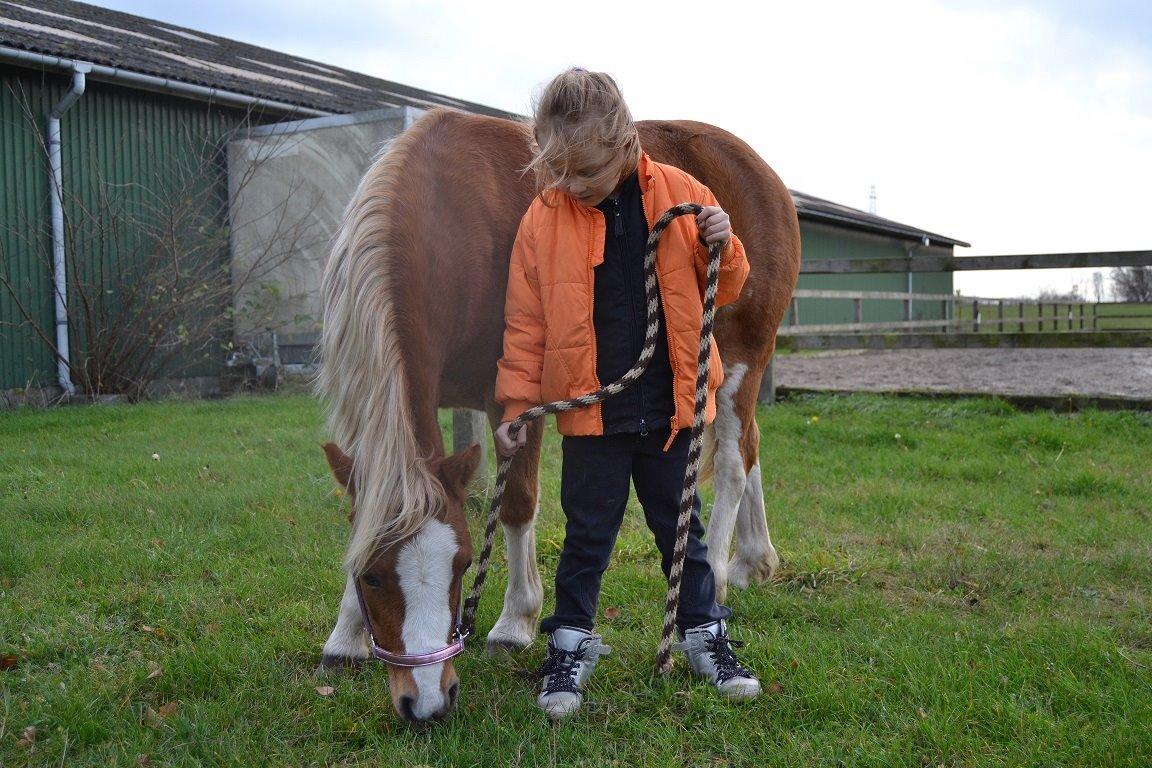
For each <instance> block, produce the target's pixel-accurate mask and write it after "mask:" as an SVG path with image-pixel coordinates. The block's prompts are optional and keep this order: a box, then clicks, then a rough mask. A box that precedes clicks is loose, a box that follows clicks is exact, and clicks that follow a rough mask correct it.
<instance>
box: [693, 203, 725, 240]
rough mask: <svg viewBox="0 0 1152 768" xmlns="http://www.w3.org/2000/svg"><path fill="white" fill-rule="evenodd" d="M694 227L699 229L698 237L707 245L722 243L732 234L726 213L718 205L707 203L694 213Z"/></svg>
mask: <svg viewBox="0 0 1152 768" xmlns="http://www.w3.org/2000/svg"><path fill="white" fill-rule="evenodd" d="M696 228H697V229H699V230H700V239H702V240H703V241H704V242H705V243H707V244H708V245H712V243H723V242H725V241H726V240H727V239H728V238H729V237H731V236H732V224H731V222H730V221H729V220H728V214H726V213H724V209H723V208H721V207H720V206H718V205H709V206H707V207H705V208H704V210H702V211H700V213H698V214H697V215H696Z"/></svg>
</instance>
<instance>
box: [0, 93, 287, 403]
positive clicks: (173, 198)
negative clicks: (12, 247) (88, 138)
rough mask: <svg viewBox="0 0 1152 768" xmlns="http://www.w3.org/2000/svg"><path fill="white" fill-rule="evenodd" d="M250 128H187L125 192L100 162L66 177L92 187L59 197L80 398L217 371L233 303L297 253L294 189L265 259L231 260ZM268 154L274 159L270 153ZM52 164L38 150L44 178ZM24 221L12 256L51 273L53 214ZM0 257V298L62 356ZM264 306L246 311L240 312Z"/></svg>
mask: <svg viewBox="0 0 1152 768" xmlns="http://www.w3.org/2000/svg"><path fill="white" fill-rule="evenodd" d="M25 103H27V102H25ZM25 112H26V114H25V119H27V120H30V121H32V124H33V125H37V124H38V122H39V117H38V116H37V115H34V114H32V110H31V109H30V108H26V110H25ZM249 124H250V121H249V120H244V121H243V122H242V123H241V125H240V127H238V128H236V129H234V130H232V131H230V132H228V133H227V135H224V136H217V137H212V138H205V137H203V136H199V135H196V132H195V131H194V130H193V129H192V128H190V127H189V126H187V125H183V126H181V128H180V133H181V134H182V136H181V138H182V141H181V142H180V143H181V145H182V146H181V151H179V152H173V153H171V155H170V156H167V157H166V158H165V162H164V163H163V164H160V163H156V164H154V165H153V170H152V171H151V172H150V175H149V176H148V177H147V178H136V179H134V180H133V181H131V182H130V183H115V182H114V181H113V180H110V179H108V178H107V177H106V176H105V175H104V174H103V173H102V172H101V170H100V167H99V165H98V164H97V162H96V161H95V160H94V159H93V160H91V161H90V162H89V163H88V167H87V168H85V169H76V168H73V169H71V173H69V174H68V178H71V179H74V180H76V182H75V183H76V185H77V186H79V185H80V183H81V180H83V184H86V185H89V188H88V189H86V190H80V189H70V188H69V185H68V182H67V180H66V182H65V185H64V186H65V188H64V189H63V191H62V194H63V198H64V210H65V213H66V216H65V238H66V243H67V247H66V260H67V269H68V330H69V336H70V344H69V346H70V348H71V349H70V355H69V358H70V362H69V368H70V372H71V376H72V380H73V383H74V384H75V385H76V387H77V388H78V389H79V390H80V391H81V392H82V393H84V394H86V395H100V394H122V395H125V396H127V397H129V398H132V399H137V398H140V397H142V396H143V394H144V391H145V389H146V388H147V386H148V384H149V383H150V382H152V381H154V380H156V379H157V378H161V377H168V376H174V375H178V374H181V373H188V372H190V371H191V370H192V369H194V368H195V367H196V366H204V365H205V363H206V362H208V363H212V364H217V363H219V362H220V361H222V360H223V358H224V356H225V348H227V347H228V346H229V345H230V343H231V340H232V328H233V323H234V321H235V319H236V316H235V315H236V312H237V309H236V307H235V301H234V296H236V295H237V294H239V293H240V292H243V291H246V290H247V289H249V288H251V287H254V286H259V285H261V284H262V283H264V282H265V281H269V280H270V279H271V276H272V274H273V273H274V272H275V270H276V269H277V268H278V267H279V266H280V265H281V264H283V263H284V262H285V261H286V260H287V259H289V258H290V257H291V256H292V255H293V253H294V252H295V251H296V250H297V246H298V243H299V241H300V240H301V238H302V237H304V236H305V235H306V229H307V228H308V227H309V226H310V225H309V224H308V223H307V222H308V221H309V219H308V217H307V216H305V217H303V218H295V217H293V220H291V221H289V220H288V218H287V217H285V215H284V211H285V210H286V207H287V206H286V204H287V200H288V199H289V198H290V197H291V194H292V190H288V191H287V193H286V194H285V195H284V200H283V201H282V202H280V204H279V205H278V206H274V207H273V208H274V209H273V210H272V211H271V213H270V214H269V215H271V216H277V215H280V216H281V217H284V218H282V220H278V221H277V222H276V224H277V226H276V228H275V232H276V235H275V237H273V238H271V239H270V240H268V241H267V242H264V243H263V247H262V248H261V250H260V252H259V253H256V254H248V258H247V259H246V260H245V262H244V264H243V265H242V266H241V267H240V268H239V269H238V268H237V266H236V265H235V264H234V263H233V260H232V259H231V258H230V248H229V242H230V239H231V238H232V237H233V236H234V235H235V232H234V231H232V229H231V226H232V225H231V224H230V217H229V212H230V210H231V205H232V202H233V200H234V199H235V198H236V197H237V196H238V195H239V194H240V193H242V191H243V189H244V187H245V186H246V185H247V184H248V183H250V182H251V180H252V178H253V176H254V174H255V171H256V169H257V168H258V167H259V164H260V163H259V162H254V163H252V164H250V165H249V166H248V168H247V169H246V171H245V176H244V178H240V179H235V178H234V179H232V180H231V184H229V183H228V180H227V146H228V142H229V140H231V139H232V138H234V137H236V136H237V135H239V134H240V133H242V132H243V131H246V130H247V128H248V126H249ZM38 128H39V126H38ZM41 135H42V134H41ZM151 140H152V139H151V137H149V136H148V135H147V134H145V133H144V132H143V131H141V132H135V133H132V132H129V133H128V134H126V135H124V136H122V137H120V146H119V147H118V149H117V148H114V149H113V150H112V151H113V152H117V151H119V152H121V153H123V154H124V155H125V156H128V157H130V156H132V154H133V153H132V152H130V151H129V150H130V147H129V146H128V144H129V142H143V143H145V144H147V143H148V142H149V141H151ZM290 140H291V139H284V141H290ZM132 149H136V150H137V152H138V151H139V149H140V148H132ZM151 149H152V148H149V147H145V148H144V150H145V151H146V152H151ZM268 149H269V152H270V153H274V151H275V147H274V145H269V148H268ZM83 154H85V155H87V154H89V153H83ZM46 157H47V155H46V151H45V152H42V153H41V159H42V164H43V166H44V173H45V174H47V173H48V171H47V159H46ZM81 170H83V172H81ZM85 192H86V193H87V194H85ZM22 217H23V218H24V221H21V222H13V223H7V222H6V223H4V225H3V226H6V227H12V228H13V231H15V232H18V233H21V234H19V238H18V239H20V240H19V244H18V246H17V247H18V248H27V249H29V251H30V252H32V253H36V254H37V255H38V260H39V261H40V262H41V263H42V265H43V269H44V270H45V271H46V273H47V274H51V272H52V259H51V253H50V251H48V249H46V248H45V243H46V242H48V241H49V239H50V238H49V236H48V234H47V233H46V232H45V231H44V229H45V228H46V227H48V226H49V224H48V222H47V220H46V217H34V218H32V217H29V216H28V215H27V212H26V211H25V212H24V213H23V214H22ZM30 222H35V223H34V224H31V225H30ZM250 224H252V223H251V222H249V225H250ZM265 224H267V222H265ZM2 242H3V239H2V238H0V243H2ZM46 251H48V252H46ZM0 256H2V257H4V258H3V266H0V291H4V292H5V293H6V294H7V298H8V299H9V300H10V301H11V302H12V303H13V305H14V306H15V308H16V310H17V313H18V316H19V317H20V318H21V320H22V322H21V323H20V325H21V326H23V327H25V328H27V329H29V330H30V331H31V333H32V334H34V336H35V338H36V339H38V340H39V341H40V342H41V343H42V344H44V345H45V347H47V348H48V349H49V350H50V351H51V354H52V355H53V357H55V358H59V357H60V355H59V350H58V349H57V346H56V336H55V331H54V329H53V327H52V326H51V325H50V324H49V323H48V322H46V321H45V318H44V317H43V316H42V314H41V313H40V312H39V311H38V305H39V304H40V301H39V300H37V299H35V298H34V297H33V296H32V295H31V293H30V291H31V290H32V289H31V287H30V286H28V285H21V284H18V283H19V281H18V280H17V279H16V277H15V275H14V274H12V273H10V271H9V270H10V265H11V264H12V263H13V262H12V260H11V259H9V258H8V255H7V254H0ZM248 292H251V291H248ZM257 292H258V293H260V294H262V295H264V296H266V297H269V300H274V299H275V296H276V293H275V289H274V288H270V289H268V290H266V291H257ZM264 309H266V307H253V306H250V305H246V306H245V307H244V309H242V310H241V311H245V310H252V311H263V310H264Z"/></svg>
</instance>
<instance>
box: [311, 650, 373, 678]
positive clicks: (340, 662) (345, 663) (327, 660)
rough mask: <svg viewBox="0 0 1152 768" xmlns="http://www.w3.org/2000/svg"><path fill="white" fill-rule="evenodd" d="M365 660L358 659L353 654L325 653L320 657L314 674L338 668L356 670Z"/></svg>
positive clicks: (327, 672) (323, 673) (333, 670)
mask: <svg viewBox="0 0 1152 768" xmlns="http://www.w3.org/2000/svg"><path fill="white" fill-rule="evenodd" d="M365 661H367V659H360V658H357V657H355V656H335V655H332V654H327V653H326V654H324V655H323V656H321V657H320V666H318V667H316V674H317V675H326V674H329V673H331V672H338V671H340V670H357V669H360V668H362V667H363V666H364V662H365Z"/></svg>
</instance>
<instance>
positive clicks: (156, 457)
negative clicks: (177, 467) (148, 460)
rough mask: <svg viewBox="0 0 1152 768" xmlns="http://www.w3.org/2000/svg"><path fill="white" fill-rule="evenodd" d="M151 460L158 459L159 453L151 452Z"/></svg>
mask: <svg viewBox="0 0 1152 768" xmlns="http://www.w3.org/2000/svg"><path fill="white" fill-rule="evenodd" d="M152 461H160V454H158V453H154V454H152Z"/></svg>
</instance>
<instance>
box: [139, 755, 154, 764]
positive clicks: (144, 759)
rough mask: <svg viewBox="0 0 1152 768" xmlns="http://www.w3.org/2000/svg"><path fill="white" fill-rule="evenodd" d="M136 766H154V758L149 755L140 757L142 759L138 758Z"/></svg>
mask: <svg viewBox="0 0 1152 768" xmlns="http://www.w3.org/2000/svg"><path fill="white" fill-rule="evenodd" d="M136 765H140V766H148V765H152V756H151V755H147V754H145V755H140V757H138V758H136Z"/></svg>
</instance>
